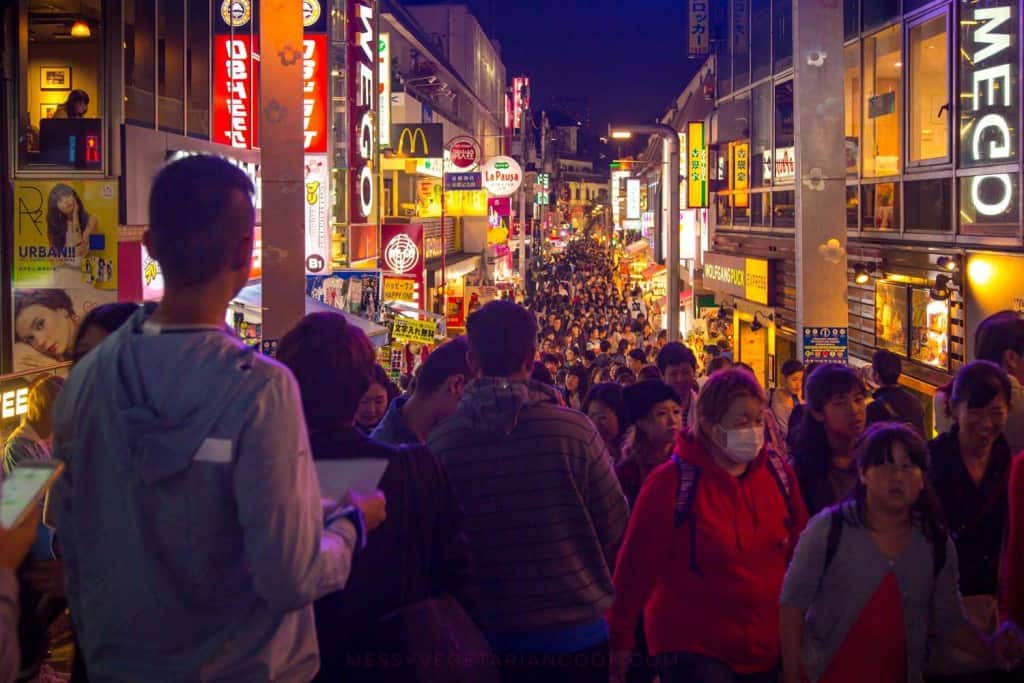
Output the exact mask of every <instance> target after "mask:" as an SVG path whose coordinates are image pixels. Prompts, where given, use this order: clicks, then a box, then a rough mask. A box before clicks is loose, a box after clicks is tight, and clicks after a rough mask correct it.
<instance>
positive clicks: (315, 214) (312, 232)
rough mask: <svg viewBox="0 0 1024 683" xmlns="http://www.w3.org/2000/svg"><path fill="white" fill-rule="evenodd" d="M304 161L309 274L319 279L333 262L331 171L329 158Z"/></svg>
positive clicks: (310, 157) (313, 156) (322, 156)
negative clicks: (320, 274) (319, 275)
mask: <svg viewBox="0 0 1024 683" xmlns="http://www.w3.org/2000/svg"><path fill="white" fill-rule="evenodd" d="M305 161H306V171H305V182H306V185H305V187H306V196H305V200H306V201H305V205H306V274H307V275H316V274H317V273H322V272H323V271H324V270H326V269H327V268H328V267H329V265H330V260H331V215H330V196H329V190H330V182H331V169H330V167H329V166H328V161H327V155H326V154H307V155H306V160H305Z"/></svg>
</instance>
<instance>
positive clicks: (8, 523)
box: [0, 460, 64, 529]
mask: <svg viewBox="0 0 1024 683" xmlns="http://www.w3.org/2000/svg"><path fill="white" fill-rule="evenodd" d="M63 471H64V463H62V462H60V461H58V460H40V461H33V462H26V463H22V464H19V465H18V466H17V467H15V468H14V469H13V470H12V471H11V473H10V474H9V475H7V478H6V479H4V481H3V485H2V486H0V528H4V529H14V528H17V527H20V526H21V523H22V522H23V521H24V518H25V517H26V516H28V515H29V514H32V513H34V512H35V508H39V511H40V512H42V505H41V503H42V500H43V497H44V496H45V495H46V492H47V491H49V490H50V487H51V486H53V482H55V481H56V480H57V477H59V476H60V473H61V472H63ZM37 516H38V515H37Z"/></svg>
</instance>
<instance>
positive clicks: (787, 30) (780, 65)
mask: <svg viewBox="0 0 1024 683" xmlns="http://www.w3.org/2000/svg"><path fill="white" fill-rule="evenodd" d="M772 27H773V31H772V36H773V40H772V51H773V52H774V55H773V56H774V61H775V73H779V72H780V71H785V70H786V69H788V68H790V67H791V66H793V0H774V2H773V3H772Z"/></svg>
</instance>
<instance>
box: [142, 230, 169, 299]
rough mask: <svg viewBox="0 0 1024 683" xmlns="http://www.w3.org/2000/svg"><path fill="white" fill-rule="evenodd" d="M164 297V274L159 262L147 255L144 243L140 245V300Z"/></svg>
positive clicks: (147, 251)
mask: <svg viewBox="0 0 1024 683" xmlns="http://www.w3.org/2000/svg"><path fill="white" fill-rule="evenodd" d="M162 298H164V274H163V271H162V270H160V264H159V263H157V262H156V259H155V258H153V257H152V256H150V255H149V250H147V249H146V245H144V244H143V245H142V300H143V301H159V300H160V299H162Z"/></svg>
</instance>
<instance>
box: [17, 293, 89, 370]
mask: <svg viewBox="0 0 1024 683" xmlns="http://www.w3.org/2000/svg"><path fill="white" fill-rule="evenodd" d="M76 327H77V322H76V321H75V319H74V317H73V316H72V315H71V312H70V311H66V310H63V309H60V310H55V309H53V308H49V307H47V306H43V305H42V304H33V305H31V306H27V307H25V309H24V310H22V311H21V313H20V314H19V315H18V318H17V320H15V321H14V331H15V333H16V334H17V337H18V338H19V339H21V340H22V341H24V342H25V343H26V344H28V345H29V346H31V347H32V348H33V349H35V350H36V351H38V352H39V353H42V354H45V355H47V356H49V357H50V358H54V359H61V358H65V357H66V356H67V355H68V353H69V352H70V351H71V345H72V344H73V343H74V339H75V330H76Z"/></svg>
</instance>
